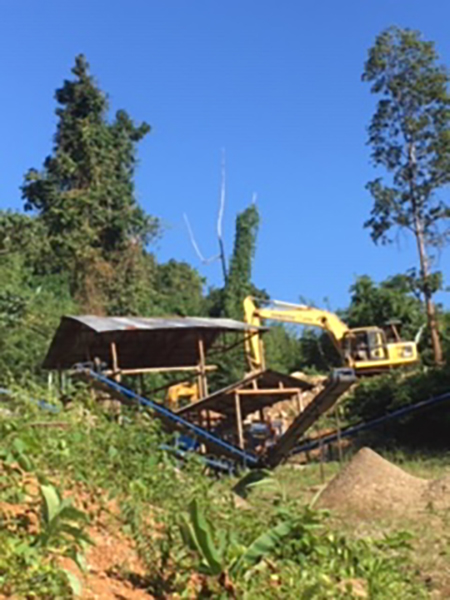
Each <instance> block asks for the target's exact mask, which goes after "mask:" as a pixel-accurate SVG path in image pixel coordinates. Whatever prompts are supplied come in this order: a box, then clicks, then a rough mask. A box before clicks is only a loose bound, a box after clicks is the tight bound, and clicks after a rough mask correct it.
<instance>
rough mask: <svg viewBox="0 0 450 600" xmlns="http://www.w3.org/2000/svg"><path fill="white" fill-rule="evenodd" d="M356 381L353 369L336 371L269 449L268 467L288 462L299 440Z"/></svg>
mask: <svg viewBox="0 0 450 600" xmlns="http://www.w3.org/2000/svg"><path fill="white" fill-rule="evenodd" d="M355 381H356V375H355V372H354V371H353V370H352V369H336V370H335V371H333V373H332V375H331V376H330V377H329V378H328V380H327V382H326V384H325V387H324V389H323V390H322V391H321V392H319V394H318V395H317V396H316V397H315V398H314V400H312V402H311V403H310V404H308V406H307V407H306V408H305V410H304V411H302V412H301V413H300V414H299V415H298V417H296V419H295V420H294V421H293V423H292V424H291V426H290V427H289V429H288V430H287V431H286V432H285V433H284V434H283V435H282V436H281V438H280V439H279V440H278V441H277V442H276V443H275V444H274V446H272V447H271V448H270V449H269V452H268V455H267V458H266V460H265V462H266V464H267V466H269V467H276V466H277V465H279V464H280V463H281V462H283V461H284V460H286V458H287V457H288V456H289V454H290V453H291V451H292V450H293V448H294V447H295V445H296V444H297V442H298V439H299V438H300V437H301V436H302V435H303V434H304V433H305V432H306V431H307V430H308V429H309V428H310V427H311V426H312V425H313V424H314V423H315V422H316V421H317V419H319V418H320V417H321V416H322V415H323V414H324V413H325V412H327V411H328V410H329V409H330V408H331V407H332V406H334V404H336V402H337V401H338V400H339V398H340V397H341V396H342V394H344V393H345V392H346V391H347V390H348V389H349V387H350V386H351V385H352V384H353V383H354V382H355Z"/></svg>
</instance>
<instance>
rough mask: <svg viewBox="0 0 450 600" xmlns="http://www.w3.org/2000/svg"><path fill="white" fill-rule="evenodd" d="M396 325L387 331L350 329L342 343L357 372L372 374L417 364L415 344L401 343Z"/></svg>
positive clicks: (348, 359) (391, 325)
mask: <svg viewBox="0 0 450 600" xmlns="http://www.w3.org/2000/svg"><path fill="white" fill-rule="evenodd" d="M397 325H398V322H390V323H388V324H387V326H386V329H381V328H379V327H359V328H357V329H350V330H349V331H348V332H347V333H346V334H345V335H344V337H343V340H342V348H343V353H344V359H345V362H346V364H347V365H348V366H350V367H352V368H354V369H355V370H356V372H357V373H361V374H363V373H366V374H371V373H379V372H381V371H386V369H389V368H392V367H397V366H402V365H407V364H413V363H415V362H417V360H418V354H417V345H416V343H415V342H404V341H402V340H401V338H400V334H399V332H398V329H397Z"/></svg>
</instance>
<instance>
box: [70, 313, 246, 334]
mask: <svg viewBox="0 0 450 600" xmlns="http://www.w3.org/2000/svg"><path fill="white" fill-rule="evenodd" d="M64 318H65V319H72V320H74V321H78V322H79V323H82V324H83V325H86V326H87V327H89V328H90V329H92V330H93V331H96V332H97V333H105V332H107V331H129V330H136V329H138V330H140V331H145V330H166V329H204V328H206V329H220V330H225V331H249V330H251V329H255V327H254V326H253V327H251V326H250V325H247V324H246V323H241V322H240V321H234V320H233V319H219V318H208V317H167V318H166V317H162V318H160V317H96V316H92V315H81V316H68V317H64Z"/></svg>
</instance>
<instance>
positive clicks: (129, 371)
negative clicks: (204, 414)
mask: <svg viewBox="0 0 450 600" xmlns="http://www.w3.org/2000/svg"><path fill="white" fill-rule="evenodd" d="M204 368H205V371H215V370H216V369H217V365H205V367H204ZM118 371H120V373H121V374H122V375H140V374H141V373H142V374H144V373H172V372H175V371H191V372H195V371H197V372H198V365H194V366H192V367H147V368H142V369H118ZM115 372H117V371H114V370H113V369H108V370H107V371H105V375H114V373H115Z"/></svg>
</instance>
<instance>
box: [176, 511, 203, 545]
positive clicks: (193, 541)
mask: <svg viewBox="0 0 450 600" xmlns="http://www.w3.org/2000/svg"><path fill="white" fill-rule="evenodd" d="M179 528H180V533H181V538H182V540H183V542H184V544H185V546H187V547H188V548H189V549H190V550H193V551H195V552H198V553H199V554H201V553H202V551H201V548H200V545H199V543H198V540H197V538H196V536H195V531H194V528H193V527H192V523H191V522H190V521H189V519H188V517H187V516H186V515H184V514H183V515H181V523H180V525H179Z"/></svg>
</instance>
